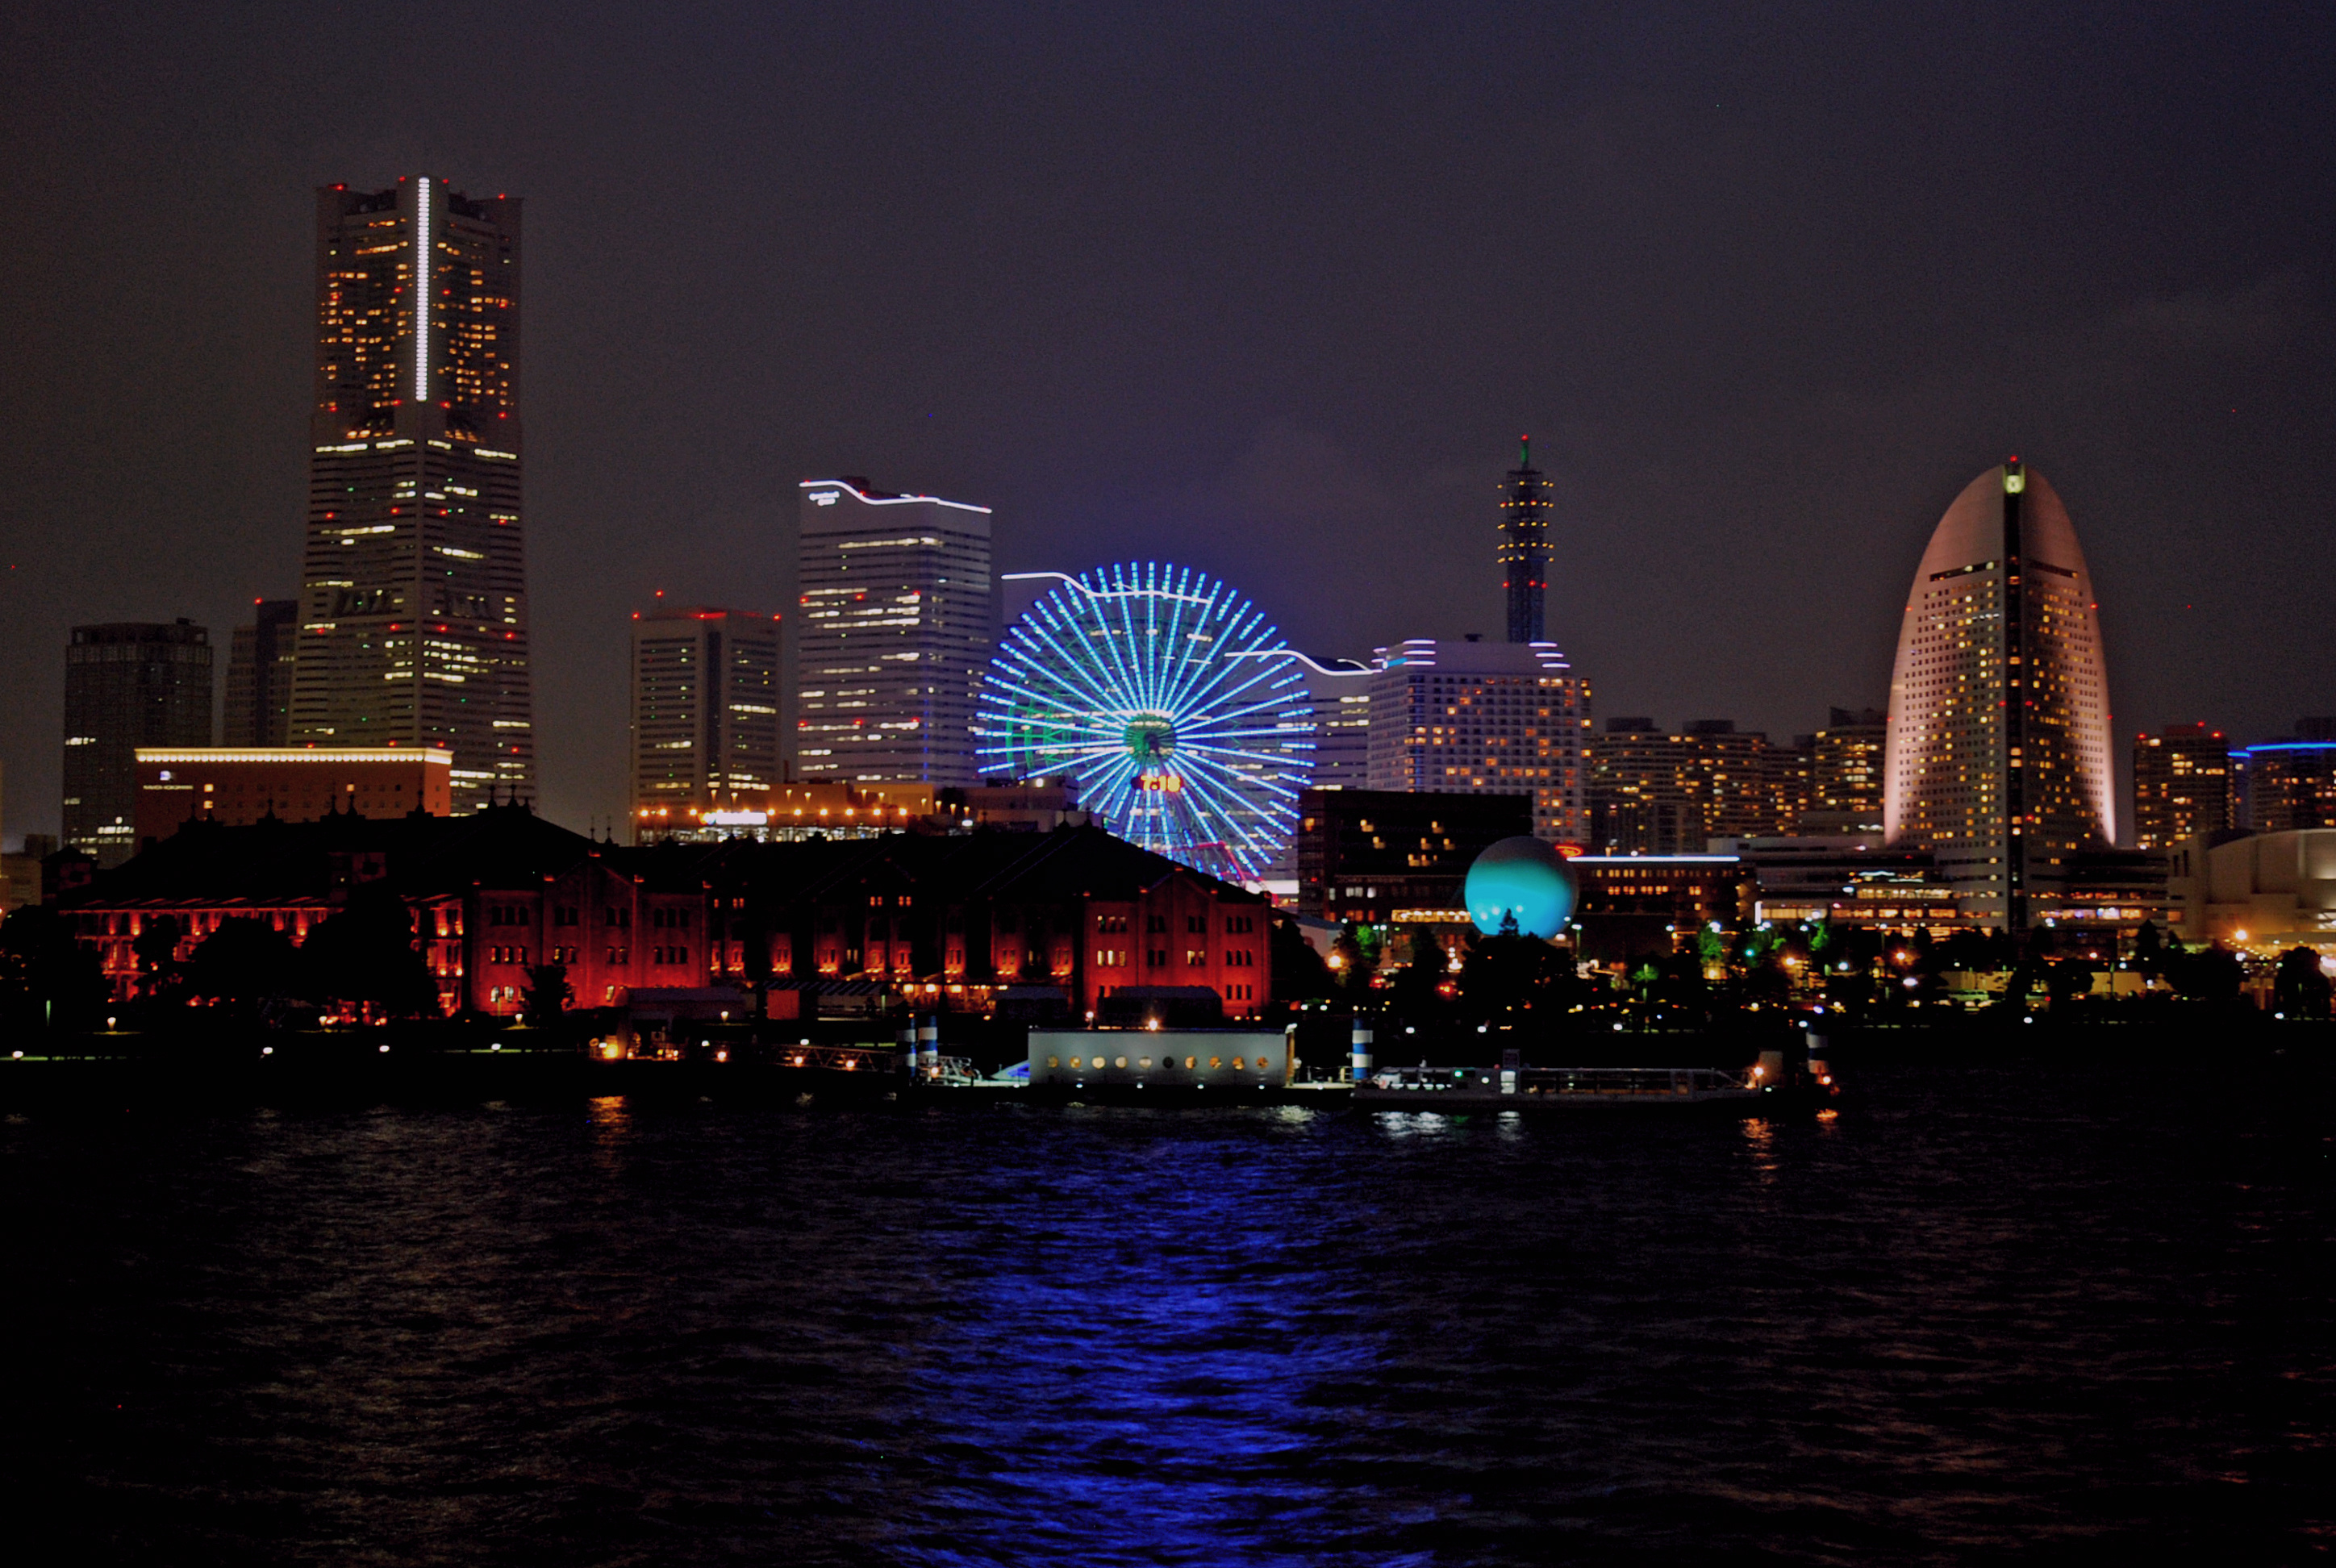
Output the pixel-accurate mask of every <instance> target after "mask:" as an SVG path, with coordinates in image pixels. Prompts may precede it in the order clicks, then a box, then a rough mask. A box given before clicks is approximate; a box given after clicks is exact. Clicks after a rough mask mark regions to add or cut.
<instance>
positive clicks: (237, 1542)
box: [0, 1065, 2336, 1564]
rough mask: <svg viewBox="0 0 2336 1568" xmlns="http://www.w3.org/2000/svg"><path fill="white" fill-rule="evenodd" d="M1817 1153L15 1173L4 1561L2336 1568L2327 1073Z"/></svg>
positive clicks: (978, 1137)
mask: <svg viewBox="0 0 2336 1568" xmlns="http://www.w3.org/2000/svg"><path fill="white" fill-rule="evenodd" d="M2248 1077H2249V1080H2250V1081H2245V1082H2217V1081H2212V1080H2207V1079H2205V1075H2203V1074H2196V1073H2193V1074H2188V1075H2176V1074H2174V1073H2170V1072H2166V1071H2163V1070H2153V1071H2151V1072H2148V1073H2144V1074H2135V1075H2118V1074H2117V1073H2114V1072H2108V1071H2103V1070H2098V1069H2085V1070H2081V1071H2079V1070H2076V1069H2068V1070H2046V1071H2042V1072H2038V1071H2035V1070H2029V1069H2016V1070H2015V1069H2012V1068H2008V1067H2006V1068H1984V1067H1981V1068H1971V1067H1964V1068H1945V1067H1937V1068H1902V1069H1893V1070H1877V1071H1875V1072H1874V1073H1873V1074H1872V1075H1870V1076H1869V1078H1868V1080H1867V1083H1866V1086H1865V1087H1866V1096H1865V1099H1864V1104H1863V1105H1861V1106H1856V1107H1853V1108H1852V1109H1850V1110H1848V1111H1846V1112H1844V1114H1841V1115H1837V1116H1831V1117H1826V1118H1823V1119H1805V1120H1798V1121H1780V1122H1776V1123H1767V1122H1752V1123H1748V1124H1741V1125H1739V1124H1737V1123H1733V1122H1695V1123H1687V1122H1665V1123H1659V1124H1639V1123H1631V1124H1628V1125H1625V1124H1622V1123H1619V1122H1610V1121H1606V1120H1603V1119H1599V1118H1580V1117H1576V1116H1566V1115H1559V1116H1552V1117H1549V1118H1546V1119H1539V1120H1518V1119H1515V1118H1514V1117H1510V1116H1497V1115H1495V1116H1476V1117H1471V1118H1467V1119H1465V1120H1461V1119H1454V1120H1446V1119H1445V1118H1443V1117H1439V1116H1393V1115H1387V1116H1376V1117H1373V1116H1365V1115H1349V1114H1337V1115H1321V1114H1315V1113H1309V1112H1299V1111H1257V1110H1245V1111H1222V1112H1198V1111H1194V1112H1145V1111H1126V1110H1102V1109H1081V1108H1072V1109H1068V1110H1055V1111H1045V1110H1039V1109H1036V1108H1026V1107H1019V1106H1012V1105H981V1106H966V1107H955V1108H950V1109H946V1110H932V1111H926V1110H916V1111H899V1110H890V1109H888V1110H881V1111H860V1112H853V1111H842V1110H825V1109H822V1108H819V1107H813V1108H809V1109H797V1108H792V1107H790V1108H781V1109H772V1108H764V1107H757V1108H745V1107H734V1106H727V1105H719V1104H708V1103H698V1104H694V1105H673V1106H649V1105H640V1104H637V1103H628V1102H626V1101H620V1100H603V1101H597V1102H590V1103H579V1104H576V1105H477V1106H469V1107H459V1108H453V1109H448V1108H434V1109H412V1108H400V1107H394V1106H383V1107H378V1108H374V1109H367V1110H362V1111H333V1112H323V1111H295V1110H290V1109H282V1110H250V1109H247V1110H238V1111H234V1112H228V1113H221V1112H217V1111H203V1112H197V1111H192V1110H186V1111H178V1112H171V1111H164V1110H153V1109H141V1110H138V1111H135V1112H129V1113H125V1112H122V1111H120V1110H119V1109H116V1110H114V1111H113V1112H112V1113H111V1114H104V1113H100V1112H96V1111H92V1110H81V1111H75V1112H71V1113H66V1112H53V1111H41V1112H34V1113H26V1114H19V1115H14V1116H11V1117H10V1118H8V1119H7V1121H6V1123H5V1125H0V1177H5V1225H6V1226H7V1236H6V1243H7V1252H6V1261H7V1274H8V1279H7V1283H6V1286H5V1323H0V1327H5V1329H6V1330H7V1334H6V1339H5V1345H6V1349H5V1358H6V1367H7V1378H8V1384H7V1405H8V1416H9V1421H8V1433H7V1443H8V1446H9V1452H8V1453H7V1455H6V1456H5V1457H6V1460H7V1464H8V1471H9V1484H10V1490H11V1491H12V1492H13V1493H14V1494H15V1498H16V1501H15V1504H14V1505H12V1511H13V1512H14V1514H15V1519H14V1520H13V1521H12V1523H13V1524H15V1525H16V1527H17V1529H18V1530H19V1531H23V1530H27V1529H30V1528H33V1527H34V1526H38V1527H40V1528H42V1529H44V1530H45V1531H52V1532H60V1533H63V1534H66V1536H67V1537H68V1538H69V1539H71V1540H73V1542H74V1543H75V1545H76V1550H75V1551H73V1553H70V1559H78V1560H83V1561H92V1560H112V1561H139V1562H148V1563H209V1562H216V1563H275V1562H336V1563H391V1562H416V1561H430V1562H448V1563H488V1562H494V1563H562V1564H570V1563H699V1562H719V1561H730V1560H752V1561H764V1562H772V1563H1080V1564H1098V1563H1209V1564H1215V1563H1548V1562H1562V1561H1574V1560H1587V1561H1592V1562H1598V1561H1607V1560H1621V1559H1628V1560H1634V1561H1663V1560H1676V1559H1680V1558H1693V1559H1696V1560H1701V1561H1731V1560H1733V1561H1769V1560H1785V1561H1800V1562H1838V1563H1880V1562H1922V1561H1968V1560H1972V1559H1974V1558H1982V1557H1984V1558H1995V1557H2003V1556H2026V1557H2029V1558H2032V1559H2035V1560H2051V1561H2068V1560H2070V1559H2072V1558H2073V1559H2078V1560H2087V1559H2093V1558H2098V1559H2101V1560H2121V1559H2125V1558H2127V1557H2128V1556H2130V1555H2131V1554H2132V1553H2135V1552H2136V1551H2139V1550H2141V1549H2143V1548H2149V1549H2153V1550H2155V1551H2158V1552H2163V1551H2166V1550H2167V1549H2173V1550H2178V1551H2185V1552H2189V1553H2197V1554H2199V1555H2200V1556H2201V1557H2202V1558H2205V1559H2206V1560H2214V1561H2223V1562H2261V1561H2292V1560H2295V1559H2297V1558H2301V1557H2310V1556H2312V1555H2315V1554H2316V1553H2317V1552H2318V1551H2319V1550H2320V1549H2322V1548H2325V1547H2326V1546H2328V1545H2329V1544H2330V1543H2331V1539H2336V1534H2331V1515H2336V1465H2331V1449H2330V1441H2331V1424H2336V1420H2332V1418H2331V1384H2336V1369H2331V1363H2336V1335H2331V1317H2336V1313H2331V1306H2330V1300H2329V1285H2328V1281H2329V1279H2330V1278H2331V1277H2336V1267H2331V1262H2330V1259H2331V1248H2330V1242H2331V1231H2336V1222H2331V1158H2330V1156H2331V1142H2330V1138H2329V1131H2330V1127H2331V1102H2330V1099H2329V1092H2330V1081H2329V1076H2328V1075H2327V1074H2325V1073H2323V1072H2321V1071H2318V1070H2316V1069H2312V1068H2308V1067H2304V1066H2295V1065H2284V1066H2278V1067H2276V1068H2274V1069H2273V1071H2271V1072H2270V1073H2269V1074H2268V1075H2265V1074H2262V1073H2252V1074H2250V1075H2248Z"/></svg>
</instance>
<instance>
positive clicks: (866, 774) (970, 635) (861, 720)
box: [793, 477, 998, 788]
mask: <svg viewBox="0 0 2336 1568" xmlns="http://www.w3.org/2000/svg"><path fill="white" fill-rule="evenodd" d="M802 490H803V511H802V530H801V535H800V544H799V550H800V553H799V556H798V573H797V586H798V587H799V589H801V592H802V601H801V602H802V619H801V621H800V623H799V631H798V635H797V638H796V644H795V659H796V668H797V674H796V677H795V682H796V690H795V703H794V710H795V733H794V735H793V742H794V758H795V768H796V772H797V773H798V774H800V775H801V776H802V777H803V779H804V780H806V781H808V782H814V783H816V782H821V781H840V782H842V783H847V784H887V783H901V784H932V785H934V786H936V787H956V788H962V787H964V786H966V785H968V784H974V783H977V782H978V769H977V768H976V766H975V764H974V755H973V724H974V710H975V698H976V696H977V695H978V692H979V690H980V687H981V675H982V670H983V669H984V667H986V666H987V665H988V661H989V653H990V645H991V644H992V643H994V642H995V641H996V640H997V636H998V626H997V610H996V606H995V604H994V602H993V600H992V598H991V579H990V565H989V509H988V507H986V506H971V505H968V504H967V503H966V502H960V501H943V500H941V499H940V498H939V497H938V496H931V495H895V494H892V493H891V492H885V491H880V490H875V489H871V487H870V485H869V483H868V482H867V481H866V480H864V479H860V478H856V477H855V478H847V479H822V480H807V481H805V482H803V487H802Z"/></svg>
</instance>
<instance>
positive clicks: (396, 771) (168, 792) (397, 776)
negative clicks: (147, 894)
mask: <svg viewBox="0 0 2336 1568" xmlns="http://www.w3.org/2000/svg"><path fill="white" fill-rule="evenodd" d="M452 764H453V757H452V756H451V755H448V754H447V753H445V752H443V751H436V750H432V749H430V748H427V747H423V746H394V747H383V748H380V749H378V750H374V751H346V750H334V751H326V750H325V749H323V748H322V747H316V748H313V749H312V748H310V747H308V746H275V747H258V746H195V747H188V746H140V747H139V748H138V813H137V817H136V819H135V820H136V823H137V830H138V836H137V842H138V845H139V847H140V848H141V849H144V848H147V847H149V846H151V844H153V843H154V842H155V841H157V840H159V839H166V838H169V837H170V835H171V834H172V833H176V832H178V831H179V829H180V826H182V825H183V824H184V823H188V822H190V821H193V822H215V823H229V825H231V826H241V825H243V824H245V823H256V822H258V821H259V820H260V819H261V818H263V817H274V818H276V819H277V821H279V822H314V821H315V820H316V818H318V817H321V816H330V815H333V814H335V813H342V814H347V813H355V814H356V815H358V816H366V817H386V816H404V815H406V814H407V813H411V812H417V811H419V812H424V813H429V814H430V815H432V816H442V817H443V816H444V815H446V814H447V813H449V812H451V811H452V810H453V787H452V782H453V781H452V777H451V774H452V773H453V766H452Z"/></svg>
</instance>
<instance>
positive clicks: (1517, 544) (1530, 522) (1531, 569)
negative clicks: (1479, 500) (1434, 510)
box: [1498, 436, 1551, 642]
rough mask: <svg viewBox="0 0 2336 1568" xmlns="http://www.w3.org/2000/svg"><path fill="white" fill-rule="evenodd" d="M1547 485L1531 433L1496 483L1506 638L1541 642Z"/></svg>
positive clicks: (1545, 581)
mask: <svg viewBox="0 0 2336 1568" xmlns="http://www.w3.org/2000/svg"><path fill="white" fill-rule="evenodd" d="M1550 510H1551V503H1550V499H1549V486H1548V485H1547V484H1546V483H1544V482H1543V480H1542V473H1541V470H1540V469H1538V468H1535V467H1534V466H1533V438H1532V437H1530V436H1526V437H1523V438H1522V440H1521V441H1520V443H1519V445H1518V448H1517V465H1516V467H1515V468H1514V469H1512V470H1510V471H1509V477H1508V478H1507V480H1506V481H1504V482H1503V483H1502V485H1501V548H1500V550H1499V552H1498V553H1499V559H1500V562H1501V587H1502V588H1503V589H1504V590H1505V591H1506V592H1507V594H1508V599H1509V640H1510V641H1511V642H1540V641H1541V640H1542V639H1543V638H1544V637H1545V636H1546V635H1547V633H1546V632H1545V631H1544V630H1543V613H1542V601H1543V598H1544V597H1545V596H1546V595H1547V593H1548V591H1549V514H1550Z"/></svg>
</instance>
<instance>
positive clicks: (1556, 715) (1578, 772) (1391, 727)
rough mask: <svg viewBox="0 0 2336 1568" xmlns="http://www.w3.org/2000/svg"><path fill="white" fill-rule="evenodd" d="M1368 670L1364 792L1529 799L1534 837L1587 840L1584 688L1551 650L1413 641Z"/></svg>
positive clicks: (1543, 645)
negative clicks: (1367, 752)
mask: <svg viewBox="0 0 2336 1568" xmlns="http://www.w3.org/2000/svg"><path fill="white" fill-rule="evenodd" d="M1372 664H1373V667H1374V668H1373V673H1372V675H1371V677H1370V697H1371V707H1370V712H1371V730H1370V787H1371V788H1373V789H1375V790H1416V791H1426V792H1429V793H1433V794H1500V795H1511V794H1530V795H1532V796H1533V832H1534V833H1535V834H1537V835H1538V836H1540V837H1542V838H1545V839H1550V840H1552V841H1554V842H1562V843H1577V844H1578V843H1582V842H1585V836H1584V835H1585V834H1587V833H1588V832H1589V825H1590V824H1589V813H1588V811H1587V806H1586V799H1585V795H1584V790H1583V785H1584V782H1585V781H1584V776H1583V775H1584V771H1585V770H1584V766H1583V747H1584V744H1585V743H1586V741H1587V740H1588V738H1589V730H1590V683H1589V682H1588V681H1587V680H1586V679H1584V678H1583V677H1581V676H1578V675H1576V674H1575V673H1574V672H1573V669H1572V666H1571V665H1569V664H1568V663H1567V662H1566V658H1565V656H1564V655H1563V654H1562V653H1561V652H1559V651H1558V648H1557V645H1556V644H1554V643H1548V642H1529V643H1488V642H1482V641H1478V640H1476V639H1474V638H1470V639H1466V640H1464V641H1457V642H1455V641H1451V640H1448V639H1447V640H1444V641H1437V640H1436V639H1435V638H1412V639H1410V640H1408V641H1406V642H1402V643H1398V644H1396V645H1395V646H1393V647H1390V648H1379V649H1377V652H1376V653H1375V654H1374V656H1373V658H1372Z"/></svg>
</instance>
